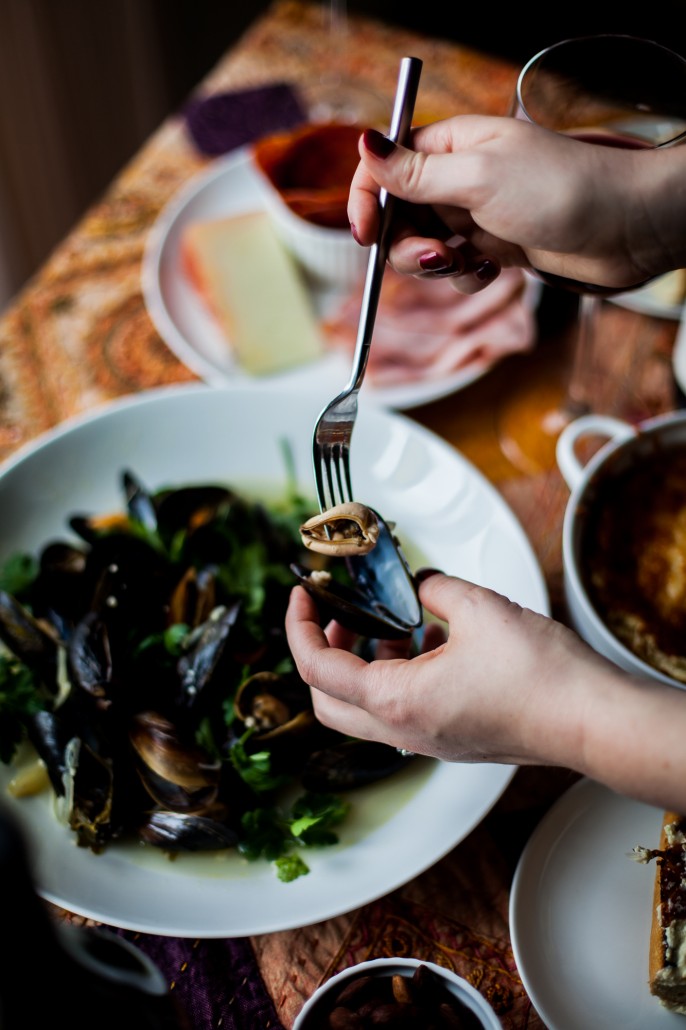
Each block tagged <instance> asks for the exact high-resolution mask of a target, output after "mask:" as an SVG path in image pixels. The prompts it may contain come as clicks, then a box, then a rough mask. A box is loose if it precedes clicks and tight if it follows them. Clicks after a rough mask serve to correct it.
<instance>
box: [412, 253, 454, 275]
mask: <svg viewBox="0 0 686 1030" xmlns="http://www.w3.org/2000/svg"><path fill="white" fill-rule="evenodd" d="M418 264H419V267H420V268H421V269H422V270H423V271H424V272H445V271H447V270H448V269H449V268H452V262H448V261H446V260H445V258H444V257H441V255H440V254H437V253H436V251H435V250H431V251H429V253H428V254H422V255H421V257H420V258H419V261H418Z"/></svg>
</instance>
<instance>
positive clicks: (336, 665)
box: [285, 586, 369, 705]
mask: <svg viewBox="0 0 686 1030" xmlns="http://www.w3.org/2000/svg"><path fill="white" fill-rule="evenodd" d="M285 625H286V636H287V637H288V644H289V647H290V650H291V654H292V655H293V659H294V661H295V664H296V666H297V668H298V672H299V673H300V676H301V677H302V678H303V680H304V681H305V683H307V684H309V685H310V686H313V687H316V688H317V689H318V690H321V691H323V692H324V693H326V694H329V695H330V696H331V697H335V698H339V699H341V700H344V701H347V702H348V703H349V704H353V705H356V704H359V702H360V699H361V698H362V697H363V695H364V684H365V678H366V674H367V670H368V669H369V666H368V664H367V662H366V661H365V660H364V659H363V658H360V657H359V656H358V655H355V654H353V653H352V652H351V651H345V650H342V649H340V648H337V647H331V646H330V644H329V641H328V640H327V638H326V634H325V633H324V630H323V629H322V627H321V625H320V623H319V617H318V614H317V607H316V605H315V603H314V601H313V600H312V598H311V597H310V595H309V594H308V593H307V591H306V590H305V588H304V587H301V586H296V587H294V588H293V590H292V591H291V596H290V599H289V603H288V610H287V611H286V621H285Z"/></svg>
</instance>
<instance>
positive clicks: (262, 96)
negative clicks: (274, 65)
mask: <svg viewBox="0 0 686 1030" xmlns="http://www.w3.org/2000/svg"><path fill="white" fill-rule="evenodd" d="M182 113H183V114H184V116H185V118H186V126H187V128H188V132H189V134H190V136H191V139H192V140H193V142H194V144H195V146H196V147H197V148H198V150H200V152H201V153H203V154H206V155H207V156H208V157H217V156H219V155H220V154H226V153H227V152H228V151H230V150H235V148H236V147H242V146H244V145H245V144H246V143H251V142H252V141H253V140H255V139H258V138H259V137H260V136H267V135H269V134H270V133H272V132H280V131H281V130H285V129H291V128H294V127H295V126H296V125H301V124H302V123H303V122H305V121H306V120H307V115H306V112H305V109H304V107H303V106H302V104H301V102H300V99H299V98H298V95H297V93H296V91H295V90H294V89H293V87H292V86H289V85H288V83H286V82H277V83H273V84H270V85H268V86H258V87H256V88H254V89H243V90H236V91H235V92H230V93H215V94H213V95H212V96H210V97H205V98H204V99H193V100H191V101H190V102H189V103H188V104H187V105H186V106H185V108H184V109H183V112H182Z"/></svg>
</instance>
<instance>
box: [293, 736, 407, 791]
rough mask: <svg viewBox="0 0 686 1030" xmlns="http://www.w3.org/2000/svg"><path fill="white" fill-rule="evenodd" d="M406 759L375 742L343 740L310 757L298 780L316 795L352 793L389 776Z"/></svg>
mask: <svg viewBox="0 0 686 1030" xmlns="http://www.w3.org/2000/svg"><path fill="white" fill-rule="evenodd" d="M408 757H409V756H407V755H404V754H403V753H402V752H400V751H398V749H397V748H395V747H391V746H390V745H389V744H381V743H378V742H377V741H374V740H343V741H341V742H340V743H338V744H332V745H331V746H330V747H326V748H323V749H322V750H321V751H315V752H314V753H313V754H311V755H310V757H309V758H308V760H307V762H306V763H305V767H304V769H303V772H302V774H301V777H300V779H301V782H302V785H303V787H304V788H305V790H311V791H315V792H317V793H323V794H327V793H329V792H330V791H339V790H354V789H355V788H356V787H365V786H367V784H369V783H376V782H378V781H379V780H384V779H386V777H387V776H392V775H393V773H395V772H397V771H398V770H399V769H402V768H403V766H406V765H407V762H408Z"/></svg>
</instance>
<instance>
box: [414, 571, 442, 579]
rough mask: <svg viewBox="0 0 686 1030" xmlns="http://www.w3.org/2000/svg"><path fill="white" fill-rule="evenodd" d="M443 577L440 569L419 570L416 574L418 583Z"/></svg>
mask: <svg viewBox="0 0 686 1030" xmlns="http://www.w3.org/2000/svg"><path fill="white" fill-rule="evenodd" d="M442 575H443V573H442V572H441V570H440V569H431V568H425V569H417V571H416V572H415V574H414V578H415V579H416V580H417V582H418V583H423V582H424V580H425V579H430V578H431V576H442Z"/></svg>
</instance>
